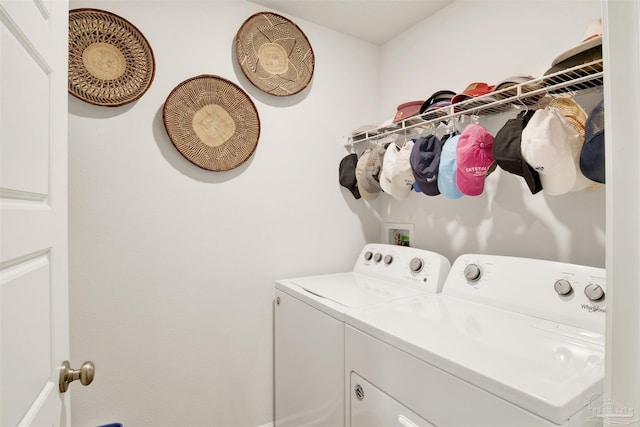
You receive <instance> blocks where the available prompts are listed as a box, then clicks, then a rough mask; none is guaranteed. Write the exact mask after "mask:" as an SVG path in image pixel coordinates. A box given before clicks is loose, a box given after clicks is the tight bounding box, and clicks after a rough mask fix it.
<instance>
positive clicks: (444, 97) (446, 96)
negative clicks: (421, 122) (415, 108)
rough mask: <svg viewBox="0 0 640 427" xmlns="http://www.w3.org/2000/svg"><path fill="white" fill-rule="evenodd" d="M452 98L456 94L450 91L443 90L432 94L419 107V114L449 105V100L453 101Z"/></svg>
mask: <svg viewBox="0 0 640 427" xmlns="http://www.w3.org/2000/svg"><path fill="white" fill-rule="evenodd" d="M454 96H456V93H455V92H454V91H452V90H446V89H445V90H439V91H437V92H434V93H433V94H431V96H430V97H429V98H427V100H426V101H424V103H423V104H422V106H421V107H420V114H423V113H425V112H427V111H431V110H434V109H437V108H441V107H443V106H447V105H451V99H453V97H454ZM436 104H438V105H436Z"/></svg>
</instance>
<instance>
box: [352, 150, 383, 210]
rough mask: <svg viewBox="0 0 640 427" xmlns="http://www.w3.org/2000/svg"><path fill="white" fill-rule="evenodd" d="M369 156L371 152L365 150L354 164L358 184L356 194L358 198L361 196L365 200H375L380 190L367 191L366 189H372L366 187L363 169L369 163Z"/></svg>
mask: <svg viewBox="0 0 640 427" xmlns="http://www.w3.org/2000/svg"><path fill="white" fill-rule="evenodd" d="M370 155H371V150H365V152H364V153H362V156H360V159H358V163H357V164H356V181H357V182H358V192H359V193H360V196H362V198H363V199H365V200H375V199H377V198H378V196H379V195H380V188H379V187H378V188H377V189H375V188H374V189H373V190H372V191H367V188H368V189H370V190H371V189H372V187H370V186H368V183H365V176H364V174H365V169H366V168H367V164H368V163H369V156H370Z"/></svg>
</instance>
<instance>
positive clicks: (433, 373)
mask: <svg viewBox="0 0 640 427" xmlns="http://www.w3.org/2000/svg"><path fill="white" fill-rule="evenodd" d="M604 292H605V271H604V269H600V268H593V267H586V266H578V265H571V264H565V263H557V262H550V261H541V260H533V259H524V258H513V257H501V256H490V255H462V256H460V257H459V258H458V259H457V260H456V261H455V262H454V264H453V266H452V267H451V271H450V273H449V276H448V277H447V280H446V282H445V284H444V286H443V289H442V293H440V294H438V295H421V296H416V297H410V298H407V299H404V300H398V301H394V302H391V303H389V304H386V305H384V306H379V307H370V308H364V309H358V310H353V311H350V312H349V313H347V317H346V323H347V326H346V331H345V377H346V378H347V380H346V384H345V404H346V411H345V412H346V419H345V424H346V425H347V426H351V427H355V426H362V427H364V426H366V427H377V426H379V427H383V426H384V427H389V426H403V427H410V426H432V425H435V426H442V427H446V426H456V427H458V426H492V427H496V426H509V427H514V426H536V427H538V426H589V425H594V426H595V425H601V424H599V423H598V421H600V422H601V421H602V419H601V418H599V417H598V416H599V415H601V412H602V411H598V410H599V409H602V407H601V405H602V403H601V400H602V399H601V394H602V391H603V390H602V387H603V377H604V331H605V293H604Z"/></svg>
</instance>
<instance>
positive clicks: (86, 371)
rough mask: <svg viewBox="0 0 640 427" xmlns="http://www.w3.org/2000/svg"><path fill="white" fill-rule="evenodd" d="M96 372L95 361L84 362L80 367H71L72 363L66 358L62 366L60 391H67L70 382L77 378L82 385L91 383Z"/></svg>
mask: <svg viewBox="0 0 640 427" xmlns="http://www.w3.org/2000/svg"><path fill="white" fill-rule="evenodd" d="M95 374H96V367H95V365H94V364H93V362H84V363H83V364H82V366H81V367H80V369H71V364H70V363H69V361H68V360H65V361H64V362H62V365H61V366H60V379H59V381H58V386H59V387H60V393H64V392H66V391H67V390H68V389H69V384H71V383H72V382H73V381H75V380H80V383H81V384H82V385H89V384H91V382H92V381H93V377H94V376H95Z"/></svg>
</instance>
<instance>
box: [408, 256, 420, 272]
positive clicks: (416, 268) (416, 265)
mask: <svg viewBox="0 0 640 427" xmlns="http://www.w3.org/2000/svg"><path fill="white" fill-rule="evenodd" d="M422 267H424V263H423V262H422V260H421V259H420V258H414V259H412V260H411V261H410V262H409V269H410V270H411V271H413V272H414V273H419V272H420V271H422Z"/></svg>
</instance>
